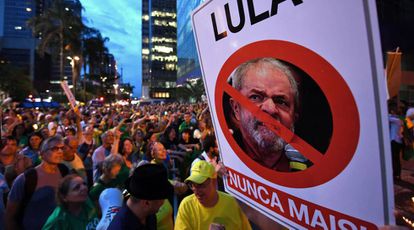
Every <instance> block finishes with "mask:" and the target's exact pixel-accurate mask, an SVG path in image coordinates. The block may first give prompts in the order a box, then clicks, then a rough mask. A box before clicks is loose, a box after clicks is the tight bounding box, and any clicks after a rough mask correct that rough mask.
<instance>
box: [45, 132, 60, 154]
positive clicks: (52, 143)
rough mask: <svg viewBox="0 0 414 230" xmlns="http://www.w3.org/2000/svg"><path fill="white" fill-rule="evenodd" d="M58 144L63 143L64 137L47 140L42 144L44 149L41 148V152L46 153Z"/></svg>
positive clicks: (58, 136) (53, 137)
mask: <svg viewBox="0 0 414 230" xmlns="http://www.w3.org/2000/svg"><path fill="white" fill-rule="evenodd" d="M57 143H63V137H62V136H60V135H55V136H52V137H49V138H47V139H46V140H45V141H43V143H42V147H41V148H40V152H42V153H44V152H46V151H48V150H49V149H50V148H52V147H54V146H55V145H56V144H57Z"/></svg>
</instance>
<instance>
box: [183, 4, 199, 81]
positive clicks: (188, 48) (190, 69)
mask: <svg viewBox="0 0 414 230" xmlns="http://www.w3.org/2000/svg"><path fill="white" fill-rule="evenodd" d="M203 2H204V0H194V1H186V0H178V1H177V56H178V69H177V79H178V80H177V85H181V84H183V83H184V82H185V81H187V80H191V79H197V78H201V70H200V63H199V61H198V55H197V48H196V44H195V40H194V35H193V27H192V23H191V13H192V11H193V10H194V9H195V8H197V7H198V6H199V5H200V4H201V3H203Z"/></svg>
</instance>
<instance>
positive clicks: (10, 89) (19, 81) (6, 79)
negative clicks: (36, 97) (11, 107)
mask: <svg viewBox="0 0 414 230" xmlns="http://www.w3.org/2000/svg"><path fill="white" fill-rule="evenodd" d="M0 89H1V90H2V91H4V92H6V93H8V94H9V96H10V97H11V98H13V100H15V101H22V100H23V99H24V98H26V97H27V96H28V95H29V94H31V93H33V87H32V81H31V79H30V76H29V75H27V74H26V73H25V71H24V70H23V69H21V68H18V67H15V66H13V65H10V64H0Z"/></svg>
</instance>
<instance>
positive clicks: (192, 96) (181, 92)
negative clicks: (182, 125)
mask: <svg viewBox="0 0 414 230" xmlns="http://www.w3.org/2000/svg"><path fill="white" fill-rule="evenodd" d="M176 93H177V94H176V95H177V100H179V101H181V102H199V101H201V96H202V95H204V94H205V89H204V82H203V79H201V78H198V79H196V80H187V81H186V82H185V83H184V84H183V85H182V86H181V87H177V92H176Z"/></svg>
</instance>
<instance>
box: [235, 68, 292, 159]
mask: <svg viewBox="0 0 414 230" xmlns="http://www.w3.org/2000/svg"><path fill="white" fill-rule="evenodd" d="M239 90H240V93H241V94H242V95H243V96H245V97H246V98H248V99H249V100H250V101H251V102H253V103H254V104H255V105H256V106H257V107H259V108H260V109H261V110H262V111H263V112H266V113H268V114H269V115H271V116H272V117H273V118H274V119H276V120H277V121H279V122H280V123H281V124H282V125H284V126H285V127H287V128H288V129H290V130H293V125H294V117H295V106H294V103H295V102H294V92H293V89H292V86H291V83H290V81H289V78H288V76H287V75H286V73H284V72H283V71H282V70H280V69H278V68H277V67H276V66H274V65H272V64H270V63H267V62H258V63H256V64H254V65H251V67H249V68H248V69H247V70H246V72H245V74H244V77H243V80H242V81H241V84H240V89H239ZM231 105H232V108H233V111H234V116H235V118H236V120H237V121H238V124H239V128H240V132H241V135H242V137H243V140H245V145H246V147H248V148H251V149H256V151H253V152H252V154H253V156H252V157H254V158H258V159H261V158H269V157H272V156H271V155H272V154H274V153H275V152H281V151H283V149H284V146H285V145H286V142H285V141H284V140H283V139H282V138H280V137H279V136H277V135H276V134H275V133H274V132H273V131H271V130H269V129H268V128H267V127H266V126H265V125H264V124H263V123H262V122H260V121H259V120H257V119H256V118H255V116H254V115H253V114H252V113H251V112H250V111H248V110H247V109H245V108H244V107H243V106H240V104H239V103H237V102H235V101H234V100H232V99H231ZM262 155H267V156H262ZM269 163H270V162H269ZM269 166H271V165H269Z"/></svg>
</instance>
